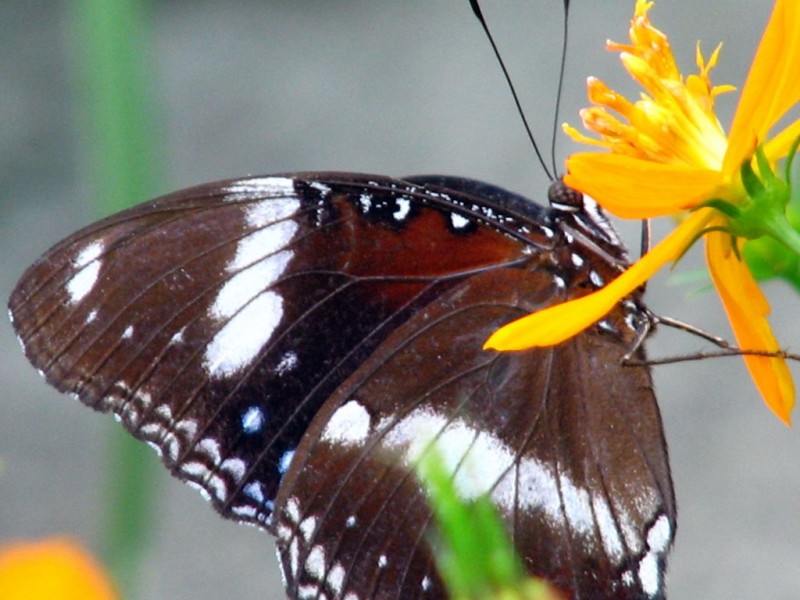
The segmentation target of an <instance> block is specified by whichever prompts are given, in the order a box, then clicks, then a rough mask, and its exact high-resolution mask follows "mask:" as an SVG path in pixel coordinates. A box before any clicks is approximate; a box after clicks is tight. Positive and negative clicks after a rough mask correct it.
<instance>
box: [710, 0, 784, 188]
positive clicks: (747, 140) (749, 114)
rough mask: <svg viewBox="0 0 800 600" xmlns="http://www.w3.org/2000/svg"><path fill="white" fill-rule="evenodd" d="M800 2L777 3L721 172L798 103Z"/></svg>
mask: <svg viewBox="0 0 800 600" xmlns="http://www.w3.org/2000/svg"><path fill="white" fill-rule="evenodd" d="M798 73H800V2H798V1H797V0H777V1H776V2H775V7H774V8H773V10H772V16H771V17H770V20H769V23H768V24H767V28H766V29H765V30H764V35H763V36H762V37H761V42H760V43H759V46H758V50H756V55H755V58H754V59H753V64H752V66H751V67H750V73H749V74H748V76H747V81H746V83H745V85H744V88H743V89H742V97H741V99H740V100H739V105H738V106H737V108H736V114H735V116H734V118H733V124H732V125H731V132H730V136H729V144H728V151H727V153H726V155H725V163H724V166H723V171H724V172H725V173H732V172H733V171H735V170H737V169H738V168H739V165H740V164H741V162H742V161H743V160H744V159H745V157H747V156H748V155H749V154H750V153H751V152H752V148H753V145H754V143H755V142H763V141H764V140H765V138H766V136H767V133H768V132H769V130H770V129H771V128H772V126H773V125H775V123H776V122H777V121H778V120H779V119H780V118H781V117H782V116H783V115H784V114H785V113H786V111H787V110H789V108H791V107H792V106H794V105H795V104H796V103H797V102H798V101H800V76H798Z"/></svg>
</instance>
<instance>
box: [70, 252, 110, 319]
mask: <svg viewBox="0 0 800 600" xmlns="http://www.w3.org/2000/svg"><path fill="white" fill-rule="evenodd" d="M104 248H105V245H104V244H103V242H102V241H100V240H98V241H95V242H92V243H91V244H89V245H88V246H86V247H85V248H84V249H83V250H81V251H80V252H79V253H78V256H76V257H75V258H74V259H73V261H72V266H73V267H74V268H75V271H76V272H75V274H74V275H73V276H72V278H71V279H70V280H69V281H68V282H67V285H66V288H67V293H68V294H69V301H70V302H71V303H72V304H77V303H78V302H80V301H81V300H83V298H85V297H86V295H87V294H88V293H89V292H91V291H92V288H93V287H94V286H95V284H96V283H97V276H98V275H99V274H100V260H99V259H98V257H99V256H100V254H102V252H103V249H104Z"/></svg>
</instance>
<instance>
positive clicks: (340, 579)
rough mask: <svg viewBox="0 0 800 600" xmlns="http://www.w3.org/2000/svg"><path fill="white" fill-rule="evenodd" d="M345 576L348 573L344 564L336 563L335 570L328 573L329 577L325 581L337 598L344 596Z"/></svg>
mask: <svg viewBox="0 0 800 600" xmlns="http://www.w3.org/2000/svg"><path fill="white" fill-rule="evenodd" d="M345 574H346V571H345V569H344V567H343V566H342V564H341V563H336V564H335V565H333V568H332V569H331V570H330V572H329V573H328V577H327V578H326V579H325V581H326V583H327V584H328V586H329V587H330V589H331V591H332V592H333V593H334V594H335V595H336V597H337V598H338V597H339V596H341V594H342V589H343V588H344V576H345Z"/></svg>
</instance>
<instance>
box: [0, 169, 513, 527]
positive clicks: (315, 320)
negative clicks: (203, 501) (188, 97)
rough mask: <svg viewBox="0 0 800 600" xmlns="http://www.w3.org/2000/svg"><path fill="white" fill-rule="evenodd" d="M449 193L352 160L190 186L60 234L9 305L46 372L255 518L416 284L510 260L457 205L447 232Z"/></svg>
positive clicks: (422, 292) (493, 235)
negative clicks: (339, 168)
mask: <svg viewBox="0 0 800 600" xmlns="http://www.w3.org/2000/svg"><path fill="white" fill-rule="evenodd" d="M426 203H427V204H433V205H439V206H440V208H427V207H426V206H425V205H426ZM444 205H445V203H443V201H442V199H441V198H438V197H434V196H432V195H430V194H428V193H427V192H426V191H425V189H424V188H420V186H415V185H411V184H408V183H405V182H400V181H397V180H391V179H388V178H380V177H367V176H358V175H348V174H336V175H333V174H306V175H302V174H299V175H293V176H287V177H280V176H279V177H267V178H251V179H244V180H234V181H226V182H219V183H214V184H208V185H204V186H199V187H196V188H191V189H188V190H184V191H181V192H178V193H176V194H172V195H169V196H166V197H163V198H160V199H157V200H155V201H152V202H149V203H146V204H143V205H140V206H138V207H135V208H133V209H131V210H128V211H125V212H122V213H120V214H118V215H115V216H113V217H110V218H108V219H106V220H104V221H101V222H99V223H97V224H95V225H93V226H90V227H88V228H86V229H84V230H82V231H79V232H78V233H76V234H74V235H73V236H71V237H69V238H68V239H67V240H65V241H64V242H62V243H60V244H58V245H57V246H55V247H54V248H53V249H51V250H50V251H49V252H48V253H47V254H46V255H45V256H43V257H42V258H41V259H40V260H39V261H38V262H37V263H36V264H35V265H33V266H32V267H31V268H30V269H29V270H28V271H27V272H26V273H25V275H24V276H23V277H22V279H21V280H20V282H19V284H18V286H17V288H16V289H15V291H14V293H13V295H12V297H11V300H10V304H9V306H10V314H11V315H12V319H13V321H14V325H15V328H16V330H17V333H18V335H19V338H20V341H21V343H22V345H23V347H24V349H25V352H26V354H27V356H28V358H29V359H30V360H31V362H32V363H33V364H34V365H35V366H36V367H37V368H39V369H40V370H41V371H42V373H43V374H44V376H45V377H46V378H47V380H48V381H49V382H50V383H51V384H53V385H54V386H55V387H57V388H58V389H59V390H61V391H65V392H70V393H73V394H76V395H77V396H78V397H79V398H80V399H81V401H82V402H84V403H86V404H88V405H89V406H92V407H94V408H96V409H99V410H102V411H111V412H113V413H114V414H115V415H116V416H117V417H118V418H119V419H120V420H121V421H122V423H123V425H124V426H125V428H126V429H128V430H129V431H130V432H131V433H132V434H133V435H135V436H136V437H138V438H140V439H143V440H145V441H147V442H148V443H150V444H151V445H153V446H154V447H155V448H156V449H157V451H158V452H159V453H160V454H161V456H162V458H163V460H164V462H165V464H166V465H167V467H168V468H169V469H170V470H171V471H172V473H173V474H174V475H176V476H178V477H180V478H181V479H184V480H186V481H188V482H190V483H194V484H196V485H197V486H199V487H200V489H201V490H202V491H204V492H205V493H206V494H207V495H208V496H210V499H211V500H212V502H213V503H214V506H215V508H217V510H219V511H220V512H221V513H222V514H223V515H225V516H229V517H232V518H235V519H237V520H246V521H250V522H253V523H256V524H262V525H264V524H266V522H267V519H268V518H269V515H270V514H271V510H272V502H273V500H274V497H275V495H276V493H277V489H278V486H279V484H280V480H281V478H282V476H283V473H284V472H285V470H286V467H287V465H288V462H289V459H290V457H291V455H292V452H293V451H294V449H295V448H296V447H297V444H298V443H299V441H300V438H301V437H302V435H303V433H304V431H305V429H306V427H307V425H308V423H309V422H310V420H311V418H312V417H313V415H314V414H315V413H316V411H317V410H318V409H319V408H320V407H321V406H322V405H323V403H324V402H325V400H326V399H327V398H328V397H329V396H330V395H331V394H332V393H333V392H334V390H335V389H336V388H337V387H338V385H339V384H340V383H341V381H343V380H344V378H345V377H346V376H347V375H349V374H350V373H351V372H352V371H353V370H354V369H355V368H356V367H357V366H358V364H360V363H361V362H362V361H363V360H365V359H366V358H367V357H368V356H369V355H370V353H371V352H372V351H373V350H374V348H376V347H377V345H378V344H379V343H380V341H381V340H382V339H383V338H385V337H386V335H387V334H388V333H389V332H390V331H391V330H392V329H393V328H394V327H396V326H397V324H398V323H400V322H402V320H403V319H404V318H406V317H407V316H408V315H409V314H411V313H412V312H413V311H414V310H416V309H417V308H418V307H419V306H420V305H421V304H424V303H425V301H426V298H427V297H429V296H434V295H435V294H436V293H438V290H439V289H443V288H446V287H448V286H449V285H452V284H453V282H454V281H456V280H457V279H459V277H463V276H464V275H463V274H464V273H469V272H471V271H473V270H476V269H484V268H487V267H490V266H492V265H495V264H498V263H501V264H502V263H504V262H513V261H514V260H516V259H517V258H518V254H519V251H520V247H521V244H520V243H519V242H514V239H513V237H510V236H504V235H501V234H499V233H497V232H495V231H493V230H491V229H489V228H487V227H480V228H478V227H477V226H476V225H475V224H474V223H473V222H472V221H469V220H468V217H467V216H459V219H461V220H459V221H458V225H460V226H461V227H462V229H463V232H464V233H463V234H461V235H450V234H449V233H448V229H447V228H448V227H451V228H452V226H451V224H450V223H449V221H448V219H454V218H455V217H454V216H453V214H451V213H450V212H449V211H447V210H444V209H443V208H441V206H444ZM461 212H462V213H464V214H466V213H467V212H468V211H467V210H466V209H464V210H462V211H461ZM462 220H463V223H462ZM453 231H456V230H455V229H453ZM467 232H469V233H468V234H467Z"/></svg>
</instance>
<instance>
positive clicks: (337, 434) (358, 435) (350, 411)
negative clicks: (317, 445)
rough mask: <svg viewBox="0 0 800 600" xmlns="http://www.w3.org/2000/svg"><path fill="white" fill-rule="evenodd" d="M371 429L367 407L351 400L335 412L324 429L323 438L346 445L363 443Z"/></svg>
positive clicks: (323, 439)
mask: <svg viewBox="0 0 800 600" xmlns="http://www.w3.org/2000/svg"><path fill="white" fill-rule="evenodd" d="M369 429H370V415H369V413H368V412H367V409H366V408H364V407H363V406H362V405H361V404H360V403H359V402H357V401H356V400H350V401H349V402H346V403H345V404H343V405H342V406H340V407H339V408H337V409H336V411H335V412H334V413H333V415H332V416H331V418H330V419H329V420H328V423H327V424H326V425H325V429H324V430H323V431H322V436H321V440H322V441H324V442H330V443H334V444H342V445H344V446H350V445H356V444H363V443H364V441H365V440H366V439H367V435H369Z"/></svg>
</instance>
